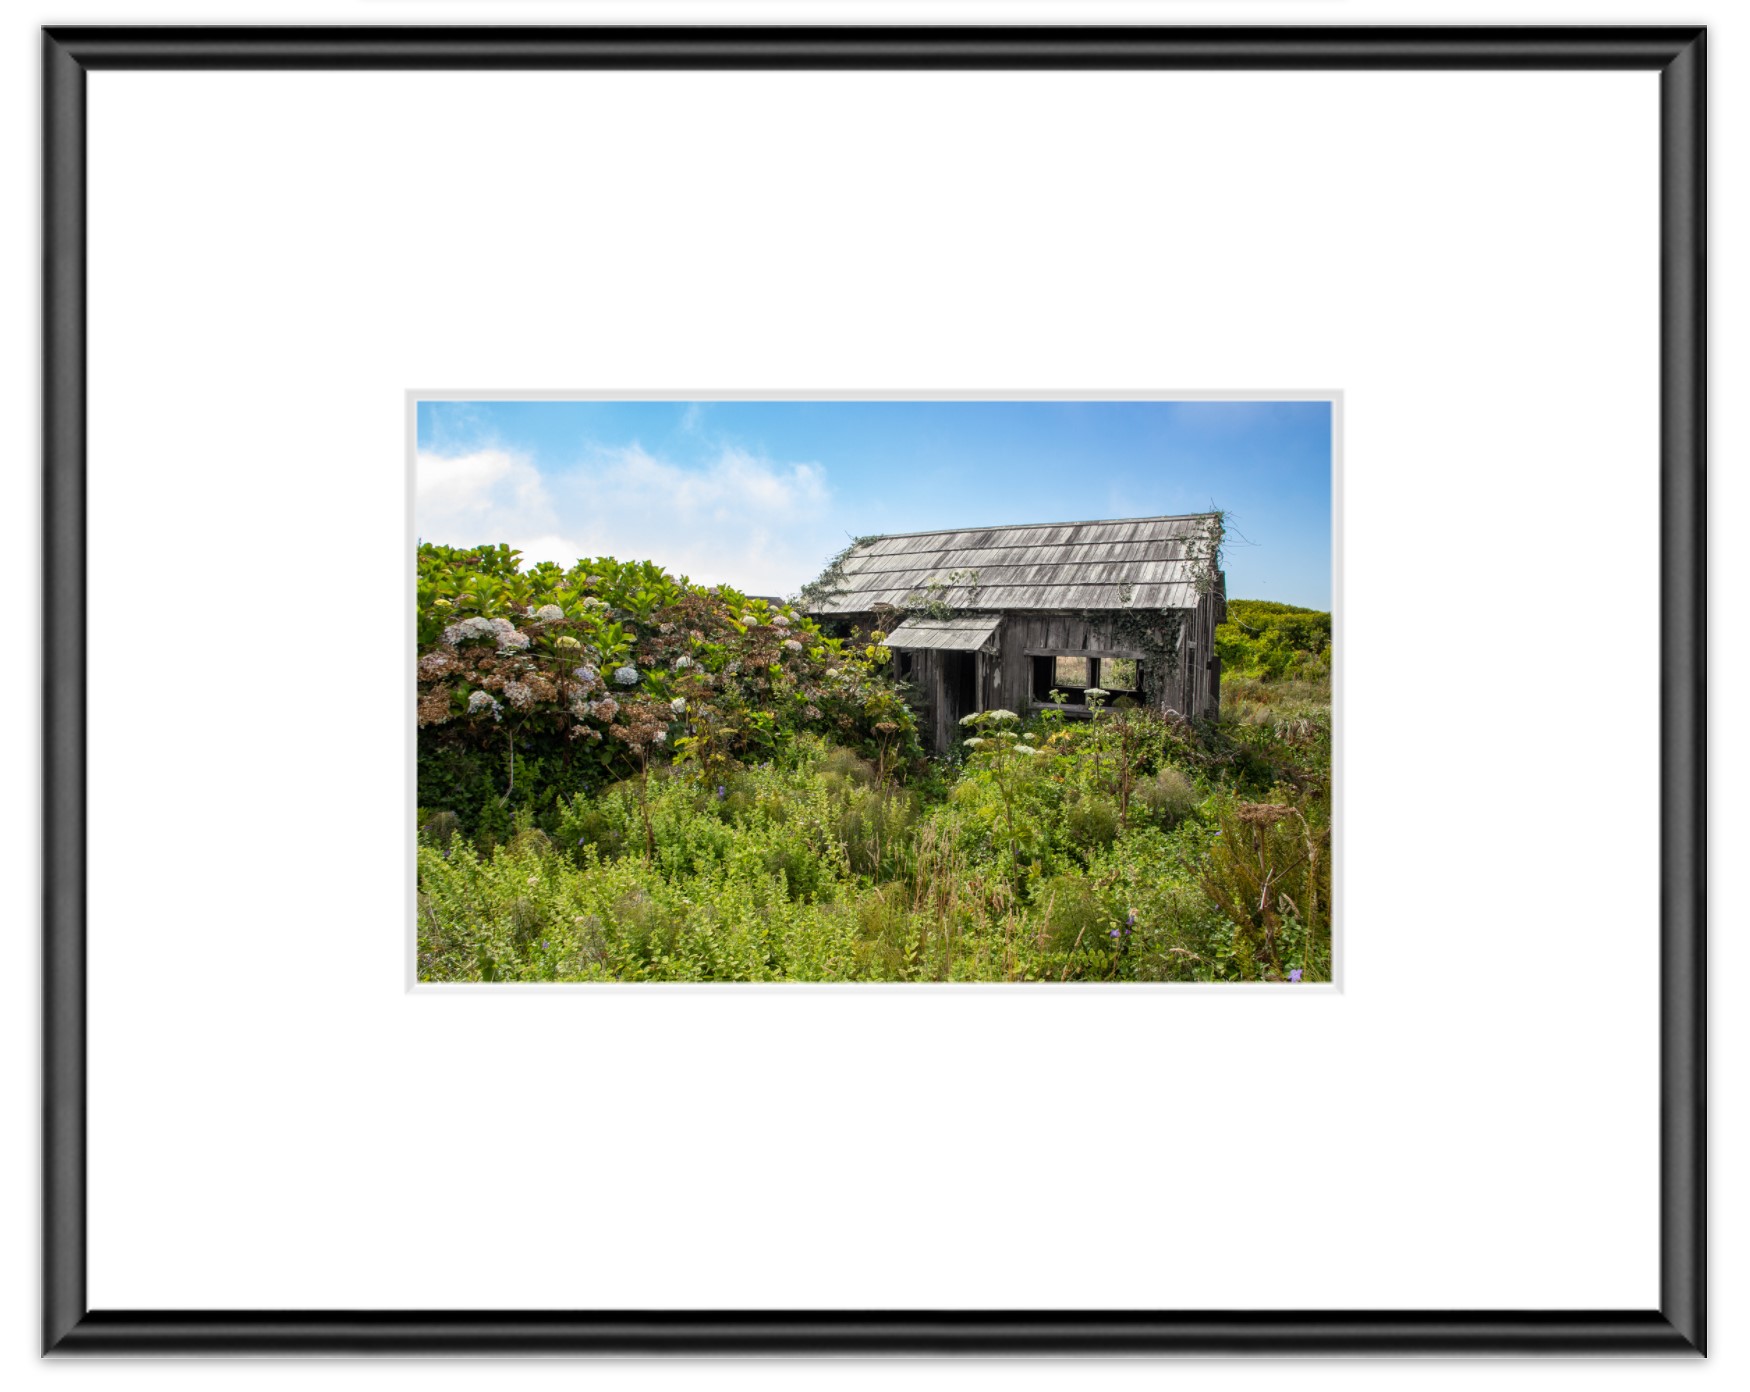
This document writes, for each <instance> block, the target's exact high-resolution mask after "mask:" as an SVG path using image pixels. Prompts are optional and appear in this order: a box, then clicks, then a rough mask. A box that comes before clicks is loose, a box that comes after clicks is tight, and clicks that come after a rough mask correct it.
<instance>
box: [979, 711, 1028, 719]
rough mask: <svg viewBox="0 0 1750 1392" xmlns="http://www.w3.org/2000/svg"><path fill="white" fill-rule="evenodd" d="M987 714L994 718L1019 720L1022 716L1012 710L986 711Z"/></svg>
mask: <svg viewBox="0 0 1750 1392" xmlns="http://www.w3.org/2000/svg"><path fill="white" fill-rule="evenodd" d="M985 714H986V715H988V716H989V717H990V718H991V719H992V720H1019V719H1020V718H1021V717H1020V716H1018V715H1016V714H1015V713H1014V712H1013V711H1012V710H993V711H986V712H985Z"/></svg>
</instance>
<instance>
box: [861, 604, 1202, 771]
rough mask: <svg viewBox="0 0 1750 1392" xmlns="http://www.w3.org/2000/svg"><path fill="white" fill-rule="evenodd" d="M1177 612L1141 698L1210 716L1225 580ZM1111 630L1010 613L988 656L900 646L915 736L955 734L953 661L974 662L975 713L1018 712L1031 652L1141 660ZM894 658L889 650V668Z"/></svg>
mask: <svg viewBox="0 0 1750 1392" xmlns="http://www.w3.org/2000/svg"><path fill="white" fill-rule="evenodd" d="M1183 612H1184V620H1183V622H1182V623H1181V625H1180V628H1179V660H1178V664H1177V670H1175V671H1174V672H1173V673H1171V674H1170V675H1167V676H1165V678H1164V679H1163V676H1162V674H1161V673H1160V672H1159V671H1158V670H1148V669H1147V668H1145V671H1147V675H1146V676H1145V678H1144V681H1145V684H1146V685H1147V687H1148V692H1149V703H1150V704H1151V705H1152V706H1154V707H1155V708H1156V709H1158V710H1174V711H1178V712H1179V713H1180V714H1181V715H1184V716H1188V717H1191V718H1193V719H1195V718H1199V717H1205V716H1207V717H1214V716H1216V715H1218V714H1219V713H1220V709H1221V662H1220V660H1219V659H1218V658H1217V657H1216V655H1215V629H1216V625H1217V624H1220V623H1222V622H1223V621H1224V620H1225V619H1226V618H1227V577H1226V576H1225V575H1221V576H1218V583H1217V585H1216V587H1215V589H1214V590H1213V591H1212V592H1211V593H1209V594H1206V595H1202V596H1200V597H1196V598H1195V601H1194V604H1193V605H1192V606H1191V607H1188V608H1186V609H1185V610H1184V611H1183ZM842 618H843V619H845V620H848V622H849V626H850V627H851V628H852V629H853V631H855V632H856V633H857V634H858V635H859V637H860V639H861V640H864V641H866V640H867V636H868V634H869V633H870V632H871V631H872V630H873V629H876V628H877V627H880V621H878V620H877V619H876V617H875V616H874V615H873V614H866V613H865V614H854V615H846V616H842ZM885 622H888V623H892V622H894V620H892V619H886V620H885ZM1113 628H1114V623H1113V620H1112V619H1107V618H1102V617H1100V616H1099V615H1093V616H1089V615H1087V614H1085V613H1082V614H1074V613H1037V612H1031V613H1010V614H1004V615H1003V618H1002V623H1001V625H1000V626H999V627H998V629H997V631H996V648H997V650H996V652H995V653H994V654H990V653H975V654H960V653H955V652H947V651H935V650H931V649H927V648H926V649H908V650H906V655H907V656H908V657H909V659H910V666H911V671H910V674H909V676H908V677H907V678H906V680H907V681H908V682H910V683H911V685H912V687H913V688H914V689H913V691H912V693H911V701H912V706H913V709H914V710H916V711H917V714H918V733H919V736H920V737H921V738H922V739H923V740H924V742H925V743H926V744H930V745H931V746H932V747H933V748H934V749H936V750H937V751H938V752H939V751H942V750H945V749H947V748H948V747H949V746H950V745H952V744H953V743H954V741H955V740H957V739H958V738H959V737H960V730H959V718H960V716H961V715H962V714H964V713H965V712H964V711H962V710H960V709H958V708H957V705H956V702H955V699H954V695H953V691H952V685H953V668H954V664H956V663H958V662H964V661H970V662H972V663H974V664H975V673H974V680H975V685H974V691H975V693H976V699H977V708H978V709H979V710H999V709H1003V710H1012V711H1015V712H1016V713H1018V714H1021V715H1025V714H1026V713H1027V712H1028V711H1029V710H1031V709H1032V707H1033V705H1034V700H1033V658H1034V656H1035V655H1037V654H1041V653H1063V654H1082V655H1086V656H1089V657H1124V658H1137V659H1141V660H1143V661H1144V662H1146V661H1147V657H1148V654H1147V653H1145V652H1143V651H1142V650H1141V649H1139V648H1137V647H1135V646H1134V645H1126V644H1124V643H1122V642H1120V641H1119V640H1118V638H1117V636H1116V635H1115V634H1114V632H1113ZM899 660H900V659H899V656H898V654H897V653H896V655H895V658H894V662H895V670H896V671H897V667H898V663H899Z"/></svg>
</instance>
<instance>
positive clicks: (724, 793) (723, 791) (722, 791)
mask: <svg viewBox="0 0 1750 1392" xmlns="http://www.w3.org/2000/svg"><path fill="white" fill-rule="evenodd" d="M728 796H729V790H728V789H727V788H725V787H724V786H723V785H722V784H721V783H719V784H718V785H717V801H719V802H722V801H723V799H724V798H726V797H728Z"/></svg>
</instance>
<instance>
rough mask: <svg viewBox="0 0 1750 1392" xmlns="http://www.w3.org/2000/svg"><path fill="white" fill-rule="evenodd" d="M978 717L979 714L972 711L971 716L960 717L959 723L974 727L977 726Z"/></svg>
mask: <svg viewBox="0 0 1750 1392" xmlns="http://www.w3.org/2000/svg"><path fill="white" fill-rule="evenodd" d="M978 716H979V712H977V711H973V713H972V714H971V715H963V716H961V717H960V723H961V724H962V725H976V724H978Z"/></svg>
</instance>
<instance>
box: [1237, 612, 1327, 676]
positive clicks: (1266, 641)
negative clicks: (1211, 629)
mask: <svg viewBox="0 0 1750 1392" xmlns="http://www.w3.org/2000/svg"><path fill="white" fill-rule="evenodd" d="M1215 651H1216V654H1217V655H1218V656H1219V657H1220V658H1221V665H1222V671H1223V672H1224V673H1232V674H1233V675H1234V676H1241V677H1269V678H1273V679H1279V678H1282V677H1289V676H1316V675H1321V674H1326V675H1328V674H1329V672H1330V657H1331V616H1330V615H1329V614H1327V613H1323V612H1322V611H1320V610H1317V609H1299V608H1296V607H1295V606H1294V605H1292V604H1277V603H1275V602H1273V601H1271V600H1267V599H1230V600H1229V601H1228V602H1227V622H1225V623H1223V624H1221V625H1220V626H1219V627H1218V628H1217V629H1216V630H1215Z"/></svg>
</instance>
